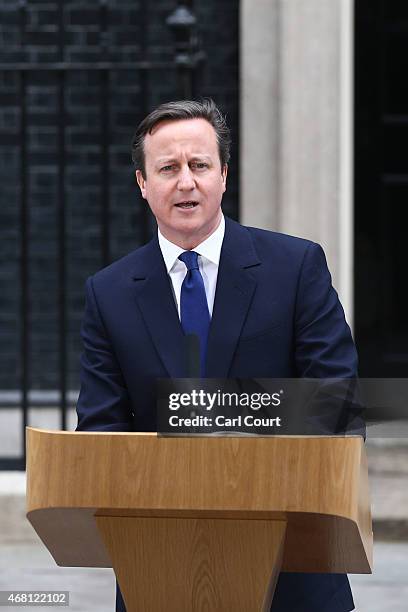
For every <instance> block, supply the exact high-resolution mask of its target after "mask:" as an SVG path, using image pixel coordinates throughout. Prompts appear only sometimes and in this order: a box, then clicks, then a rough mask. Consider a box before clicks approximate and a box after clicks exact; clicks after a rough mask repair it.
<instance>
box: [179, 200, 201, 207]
mask: <svg viewBox="0 0 408 612" xmlns="http://www.w3.org/2000/svg"><path fill="white" fill-rule="evenodd" d="M176 206H177V208H195V207H196V206H198V202H196V201H195V200H185V201H184V202H177V204H176Z"/></svg>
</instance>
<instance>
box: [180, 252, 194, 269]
mask: <svg viewBox="0 0 408 612" xmlns="http://www.w3.org/2000/svg"><path fill="white" fill-rule="evenodd" d="M178 258H179V259H180V261H182V262H183V263H184V264H186V266H187V270H198V253H196V252H195V251H184V253H180V255H179V256H178Z"/></svg>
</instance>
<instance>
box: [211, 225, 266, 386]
mask: <svg viewBox="0 0 408 612" xmlns="http://www.w3.org/2000/svg"><path fill="white" fill-rule="evenodd" d="M259 264H260V261H259V258H258V256H257V254H256V252H255V249H254V246H253V243H252V239H251V236H250V234H249V232H248V230H247V229H246V228H244V227H242V226H241V225H239V224H238V223H235V222H234V221H231V220H230V219H227V218H226V227H225V236H224V242H223V246H222V250H221V258H220V266H219V270H218V278H217V289H216V293H215V302H214V310H213V316H212V320H211V327H210V334H209V339H208V350H207V366H206V375H207V377H208V378H216V377H217V378H227V377H228V372H229V369H230V365H231V361H232V358H233V355H234V351H235V348H236V345H237V343H238V340H239V337H240V334H241V330H242V326H243V324H244V321H245V318H246V316H247V313H248V309H249V307H250V304H251V301H252V298H253V295H254V292H255V288H256V280H255V278H254V276H253V275H252V274H251V268H252V267H254V266H258V265H259Z"/></svg>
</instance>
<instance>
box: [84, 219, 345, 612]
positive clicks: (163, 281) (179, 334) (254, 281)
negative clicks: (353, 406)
mask: <svg viewBox="0 0 408 612" xmlns="http://www.w3.org/2000/svg"><path fill="white" fill-rule="evenodd" d="M81 334H82V339H83V345H84V351H83V354H82V357H81V392H80V396H79V400H78V405H77V412H78V428H77V429H78V430H79V431H155V430H156V422H155V413H156V399H155V383H156V379H157V378H167V377H172V378H183V377H185V376H187V370H186V355H185V354H184V353H185V342H184V336H183V331H182V328H181V324H180V321H179V317H178V313H177V308H176V304H175V300H174V296H173V293H172V288H171V281H170V279H169V276H168V274H167V271H166V267H165V264H164V260H163V257H162V255H161V251H160V247H159V244H158V240H157V237H155V238H153V240H151V242H149V243H148V244H147V245H145V246H143V247H141V248H139V249H137V250H136V251H134V252H132V253H130V254H129V255H127V256H126V257H124V258H122V259H121V260H119V261H117V262H115V263H113V264H112V265H110V266H108V267H107V268H105V269H103V270H101V271H100V272H98V273H97V274H95V275H94V276H93V277H91V278H90V279H88V281H87V286H86V308H85V315H84V319H83V325H82V330H81ZM206 375H207V376H208V377H209V378H212V377H213V378H228V377H231V378H251V377H255V378H291V377H310V378H336V377H337V378H349V377H355V376H357V355H356V351H355V347H354V343H353V340H352V337H351V333H350V330H349V327H348V325H347V323H346V321H345V318H344V312H343V309H342V307H341V304H340V302H339V300H338V296H337V293H336V291H335V290H334V289H333V287H332V285H331V277H330V273H329V271H328V269H327V264H326V259H325V256H324V253H323V250H322V248H321V247H320V246H319V245H318V244H315V243H313V242H310V241H308V240H303V239H300V238H294V237H292V236H287V235H284V234H279V233H275V232H269V231H265V230H260V229H255V228H249V227H243V226H242V225H240V224H238V223H235V222H234V221H232V220H230V219H228V218H226V227H225V237H224V241H223V245H222V250H221V257H220V264H219V270H218V279H217V288H216V294H215V301H214V309H213V315H212V320H211V326H210V332H209V339H208V350H207V363H206ZM119 595H120V594H119ZM119 599H120V596H119ZM121 606H122V607H121ZM117 609H118V610H119V609H123V604H121V602H120V601H119V603H118V608H117ZM353 609H354V605H353V601H352V597H351V592H350V588H349V585H348V580H347V576H345V575H340V574H326V575H323V574H294V573H293V574H292V573H282V574H281V575H280V578H279V580H278V584H277V587H276V591H275V597H274V602H273V606H272V610H273V612H284V611H285V612H346V611H349V610H353ZM231 612H232V611H231Z"/></svg>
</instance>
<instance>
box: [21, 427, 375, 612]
mask: <svg viewBox="0 0 408 612" xmlns="http://www.w3.org/2000/svg"><path fill="white" fill-rule="evenodd" d="M27 457H28V464H27V516H28V519H29V521H30V522H31V524H32V525H33V527H34V529H35V530H36V531H37V533H38V535H39V536H40V538H41V539H42V541H43V542H44V544H45V545H46V547H47V548H48V550H49V551H50V552H51V554H52V556H53V557H54V559H55V561H56V562H57V564H58V565H64V566H79V567H85V566H87V567H113V568H114V570H115V573H116V576H117V578H118V581H119V584H120V588H121V590H122V594H123V596H124V599H125V603H126V606H127V610H128V612H139V611H141V610H143V612H160V611H161V610H166V611H171V612H172V611H174V612H196V611H200V610H214V611H215V612H231V611H232V610H234V611H236V612H251V611H254V612H255V611H256V612H258V611H260V610H263V611H266V610H269V606H270V604H271V601H272V597H273V592H274V588H275V584H276V580H277V576H278V574H279V572H280V571H281V570H282V571H292V572H293V571H295V572H296V571H302V572H350V573H353V572H355V573H369V572H370V571H371V563H372V531H371V515H370V503H369V492H368V474H367V462H366V455H365V449H364V443H363V441H362V439H361V438H360V437H348V438H337V437H336V438H330V437H290V436H289V437H224V438H221V437H193V438H191V437H189V438H163V437H157V435H156V434H155V433H154V434H153V433H152V434H144V433H143V434H142V433H93V432H78V433H70V432H61V431H57V432H52V431H42V430H38V429H31V428H28V430H27Z"/></svg>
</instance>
